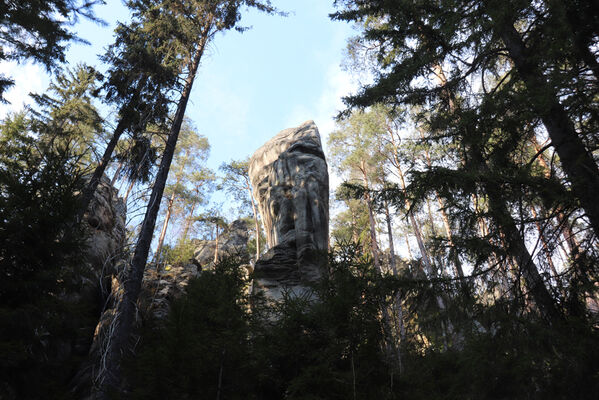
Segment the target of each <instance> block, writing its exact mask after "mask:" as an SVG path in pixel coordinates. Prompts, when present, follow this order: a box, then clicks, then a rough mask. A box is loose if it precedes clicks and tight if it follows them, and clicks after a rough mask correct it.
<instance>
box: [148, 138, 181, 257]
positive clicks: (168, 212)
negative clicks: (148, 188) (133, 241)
mask: <svg viewBox="0 0 599 400" xmlns="http://www.w3.org/2000/svg"><path fill="white" fill-rule="evenodd" d="M188 157H189V149H187V150H186V151H185V156H184V158H183V162H182V163H181V167H180V168H179V171H177V175H176V176H177V178H176V181H175V187H174V188H173V193H172V194H171V197H170V198H169V199H168V203H167V206H166V215H165V216H164V223H163V224H162V229H161V231H160V237H159V239H158V246H156V253H154V263H158V260H159V257H160V251H161V250H162V244H163V243H164V238H165V237H166V230H167V228H168V224H169V221H170V219H171V214H172V211H173V205H174V204H175V190H176V188H177V186H179V184H180V183H181V179H182V177H183V171H184V170H185V164H186V160H187V158H188Z"/></svg>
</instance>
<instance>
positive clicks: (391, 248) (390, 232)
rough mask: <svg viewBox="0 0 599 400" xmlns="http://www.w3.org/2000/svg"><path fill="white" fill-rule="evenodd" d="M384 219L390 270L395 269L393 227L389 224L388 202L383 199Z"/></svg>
mask: <svg viewBox="0 0 599 400" xmlns="http://www.w3.org/2000/svg"><path fill="white" fill-rule="evenodd" d="M385 220H386V222H387V236H388V237H389V265H390V266H391V270H393V271H396V270H397V264H396V262H395V246H394V245H393V227H392V226H391V213H390V212H389V203H388V202H386V201H385Z"/></svg>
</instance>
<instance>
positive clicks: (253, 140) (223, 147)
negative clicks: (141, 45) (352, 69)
mask: <svg viewBox="0 0 599 400" xmlns="http://www.w3.org/2000/svg"><path fill="white" fill-rule="evenodd" d="M106 3H107V4H106V5H104V6H100V7H97V8H96V14H97V15H98V16H99V17H100V18H102V19H104V20H105V21H106V22H108V24H109V26H108V27H101V26H97V25H94V24H93V23H90V22H87V21H82V22H81V23H79V24H78V25H77V26H75V28H74V29H75V30H76V31H77V32H78V33H79V35H80V36H81V37H82V38H84V39H86V40H88V41H89V42H91V46H83V45H78V44H73V45H71V47H70V50H69V52H68V57H67V58H68V61H69V63H70V64H72V65H75V64H77V63H78V62H86V63H88V64H91V65H95V66H98V67H99V68H100V69H102V67H101V65H99V61H98V58H97V55H98V54H101V53H103V49H104V48H105V46H107V45H108V44H110V43H111V41H112V30H113V28H114V26H115V24H116V21H117V20H118V21H126V20H127V19H128V14H129V13H128V10H127V9H126V8H125V7H124V6H123V5H122V4H121V0H107V1H106ZM273 4H274V5H275V6H277V7H278V8H279V9H281V10H283V11H286V12H289V15H288V16H287V17H281V16H273V15H264V14H260V13H258V12H255V11H249V12H247V11H246V12H244V14H243V19H242V25H244V26H251V29H250V30H248V31H246V32H244V33H238V32H235V31H231V32H226V33H225V34H221V35H219V36H218V37H217V38H216V39H215V41H214V42H213V43H212V44H211V46H210V47H209V49H208V52H207V54H206V56H205V57H204V60H203V62H202V65H201V67H200V71H199V75H198V77H197V79H196V82H195V84H194V89H193V91H192V96H191V101H190V104H189V105H188V108H187V115H188V116H189V117H190V118H191V119H192V120H193V121H194V122H195V124H196V126H197V128H198V130H199V131H200V133H202V134H203V135H205V136H207V137H208V139H209V141H210V143H211V145H212V152H211V156H210V161H209V164H210V166H211V167H213V168H217V167H218V165H220V164H221V163H222V162H224V161H228V160H230V159H240V158H244V157H247V156H248V155H251V154H252V153H253V152H254V151H255V150H256V149H257V148H258V147H260V146H261V145H262V144H263V143H264V142H265V141H267V140H268V139H269V138H270V137H272V136H274V135H275V134H276V133H277V132H279V131H280V130H282V129H284V128H288V127H291V126H296V125H299V124H301V123H302V122H304V121H306V120H308V119H313V120H315V121H316V123H317V125H318V126H319V128H320V130H321V135H322V136H323V142H326V135H327V134H328V133H329V132H330V131H331V130H332V129H333V127H334V122H333V116H334V115H335V113H336V112H337V111H338V110H340V109H341V108H342V103H341V100H340V99H341V97H342V96H343V95H345V94H348V93H349V92H350V91H351V89H352V87H353V85H352V81H351V79H350V77H349V75H348V74H347V73H345V72H344V71H342V69H341V67H340V64H341V61H342V58H343V53H344V49H345V45H346V41H347V38H348V37H350V36H351V35H352V29H351V27H350V26H349V25H347V24H344V23H340V22H333V21H331V20H330V19H329V17H328V14H329V13H330V12H332V11H334V9H333V7H332V0H330V1H326V0H325V1H323V0H301V1H297V0H275V1H273ZM0 72H4V73H6V74H8V75H10V76H12V77H13V78H14V79H15V80H16V86H15V88H13V90H11V91H10V92H9V93H8V94H7V98H8V99H9V100H11V101H12V103H13V104H12V105H10V106H0V118H2V117H4V115H6V113H7V112H9V111H15V110H18V109H20V107H21V106H22V103H23V102H27V101H28V100H27V96H26V95H27V93H29V92H31V91H34V92H42V91H43V90H44V89H45V88H46V86H47V84H48V82H49V77H48V76H47V74H45V73H44V71H43V69H42V68H40V67H38V66H35V65H31V64H23V65H18V66H17V65H15V64H4V65H0Z"/></svg>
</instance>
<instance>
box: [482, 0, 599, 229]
mask: <svg viewBox="0 0 599 400" xmlns="http://www.w3.org/2000/svg"><path fill="white" fill-rule="evenodd" d="M488 9H489V11H490V12H489V14H490V17H491V19H492V20H493V22H494V23H495V26H496V29H497V32H498V34H499V36H500V37H501V39H502V40H503V42H504V44H505V46H506V48H507V51H508V53H509V55H510V57H511V59H512V60H513V61H514V64H515V66H516V69H517V71H518V73H519V75H520V77H521V78H522V80H523V81H524V83H525V84H526V87H527V88H528V91H529V92H530V100H531V102H532V105H533V107H534V109H535V110H536V112H537V113H538V114H539V116H540V117H541V120H542V121H543V125H545V128H546V129H547V133H548V134H549V138H550V139H551V143H552V145H553V147H554V148H555V151H556V152H557V154H558V155H559V157H560V161H561V164H562V167H563V170H564V172H565V173H566V176H567V177H568V179H569V180H570V183H571V184H572V191H573V192H574V195H575V196H576V197H577V198H578V200H579V201H580V204H581V205H582V207H583V208H584V210H585V211H586V214H587V216H588V218H589V221H590V223H591V227H592V228H593V231H594V232H595V235H597V236H599V201H597V193H599V168H598V167H597V164H596V163H595V161H594V160H593V157H592V156H591V154H589V152H588V151H587V149H586V147H585V146H584V143H583V142H582V140H581V139H580V137H579V136H578V134H577V133H576V130H575V128H574V124H573V123H572V121H571V119H570V117H569V115H568V112H567V111H566V109H565V108H564V106H563V105H562V104H560V102H559V100H558V97H557V94H556V93H555V90H554V89H553V88H552V87H550V85H549V84H548V83H547V81H546V79H545V77H544V76H543V74H542V72H541V71H540V70H539V67H538V66H537V65H535V64H534V61H533V59H532V57H531V56H529V55H528V49H527V48H526V46H525V44H524V42H523V41H522V37H521V36H520V34H519V33H518V31H517V30H516V29H515V28H514V25H513V22H512V21H509V20H506V19H505V18H501V17H497V16H496V15H494V13H493V12H492V7H489V8H488Z"/></svg>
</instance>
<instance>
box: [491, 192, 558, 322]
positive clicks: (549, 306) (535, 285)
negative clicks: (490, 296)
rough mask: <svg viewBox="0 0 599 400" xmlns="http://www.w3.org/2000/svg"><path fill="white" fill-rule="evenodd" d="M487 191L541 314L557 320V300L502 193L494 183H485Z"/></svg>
mask: <svg viewBox="0 0 599 400" xmlns="http://www.w3.org/2000/svg"><path fill="white" fill-rule="evenodd" d="M485 191H486V192H487V195H488V196H489V208H490V212H491V214H492V216H493V218H494V220H495V224H497V226H498V227H499V228H500V229H501V231H502V232H503V233H504V239H505V241H506V245H507V250H508V252H509V253H510V254H511V255H512V256H513V257H514V259H515V261H516V263H517V265H518V268H519V271H520V273H521V274H522V277H523V278H524V282H525V283H526V287H527V289H528V291H529V292H530V294H531V296H532V298H533V299H534V302H535V303H536V305H537V307H538V309H539V311H540V312H541V315H542V316H543V317H544V318H545V319H546V320H547V321H549V322H556V321H557V320H558V319H559V317H560V316H559V312H558V310H557V308H556V306H555V301H554V300H553V297H551V294H550V293H549V291H548V290H547V287H546V286H545V283H544V282H543V278H542V277H541V275H540V274H539V271H538V269H537V267H536V265H535V263H534V261H533V259H532V256H531V255H530V253H529V252H528V249H527V248H526V244H525V243H524V238H523V237H522V235H521V234H520V231H519V230H518V228H517V227H516V223H515V222H514V219H513V217H512V215H511V214H510V212H509V210H508V209H507V207H506V206H505V203H504V202H503V199H502V197H501V194H500V193H499V191H498V189H497V188H496V187H493V185H485Z"/></svg>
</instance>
